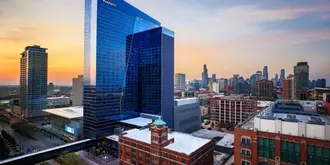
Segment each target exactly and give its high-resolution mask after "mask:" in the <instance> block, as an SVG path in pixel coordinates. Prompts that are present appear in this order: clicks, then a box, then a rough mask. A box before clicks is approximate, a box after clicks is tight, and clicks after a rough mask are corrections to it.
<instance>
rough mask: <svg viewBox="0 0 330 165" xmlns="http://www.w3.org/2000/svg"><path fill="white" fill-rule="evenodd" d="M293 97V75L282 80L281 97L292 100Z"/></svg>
mask: <svg viewBox="0 0 330 165" xmlns="http://www.w3.org/2000/svg"><path fill="white" fill-rule="evenodd" d="M294 97H295V94H294V77H293V76H290V77H288V78H287V79H286V80H283V91H282V98H283V99H286V100H292V99H294Z"/></svg>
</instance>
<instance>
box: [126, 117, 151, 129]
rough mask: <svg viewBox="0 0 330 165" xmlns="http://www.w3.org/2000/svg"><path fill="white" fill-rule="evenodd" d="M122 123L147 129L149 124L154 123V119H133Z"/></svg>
mask: <svg viewBox="0 0 330 165" xmlns="http://www.w3.org/2000/svg"><path fill="white" fill-rule="evenodd" d="M120 122H121V123H126V124H130V125H134V126H137V127H146V126H148V125H149V124H151V123H152V119H147V118H143V117H136V118H132V119H126V120H121V121H120Z"/></svg>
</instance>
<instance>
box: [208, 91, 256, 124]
mask: <svg viewBox="0 0 330 165" xmlns="http://www.w3.org/2000/svg"><path fill="white" fill-rule="evenodd" d="M256 111H257V100H256V99H242V98H235V97H214V98H211V99H210V118H211V122H214V123H215V124H218V123H225V124H226V123H232V124H238V123H242V122H243V121H245V120H246V119H247V118H248V117H249V116H250V115H252V114H254V113H256Z"/></svg>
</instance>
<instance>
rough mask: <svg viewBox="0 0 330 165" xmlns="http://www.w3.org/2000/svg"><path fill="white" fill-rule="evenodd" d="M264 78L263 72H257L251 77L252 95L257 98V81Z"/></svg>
mask: <svg viewBox="0 0 330 165" xmlns="http://www.w3.org/2000/svg"><path fill="white" fill-rule="evenodd" d="M261 78H262V73H261V71H257V72H256V73H255V74H253V75H252V76H251V77H250V81H251V94H252V95H253V96H256V94H257V93H256V88H257V81H260V80H261Z"/></svg>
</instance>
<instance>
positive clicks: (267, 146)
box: [258, 138, 275, 160]
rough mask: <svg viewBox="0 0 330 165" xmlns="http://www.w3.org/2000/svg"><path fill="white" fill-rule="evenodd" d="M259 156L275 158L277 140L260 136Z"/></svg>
mask: <svg viewBox="0 0 330 165" xmlns="http://www.w3.org/2000/svg"><path fill="white" fill-rule="evenodd" d="M258 156H259V157H262V158H267V159H273V160H274V159H275V140H274V139H268V138H258Z"/></svg>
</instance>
